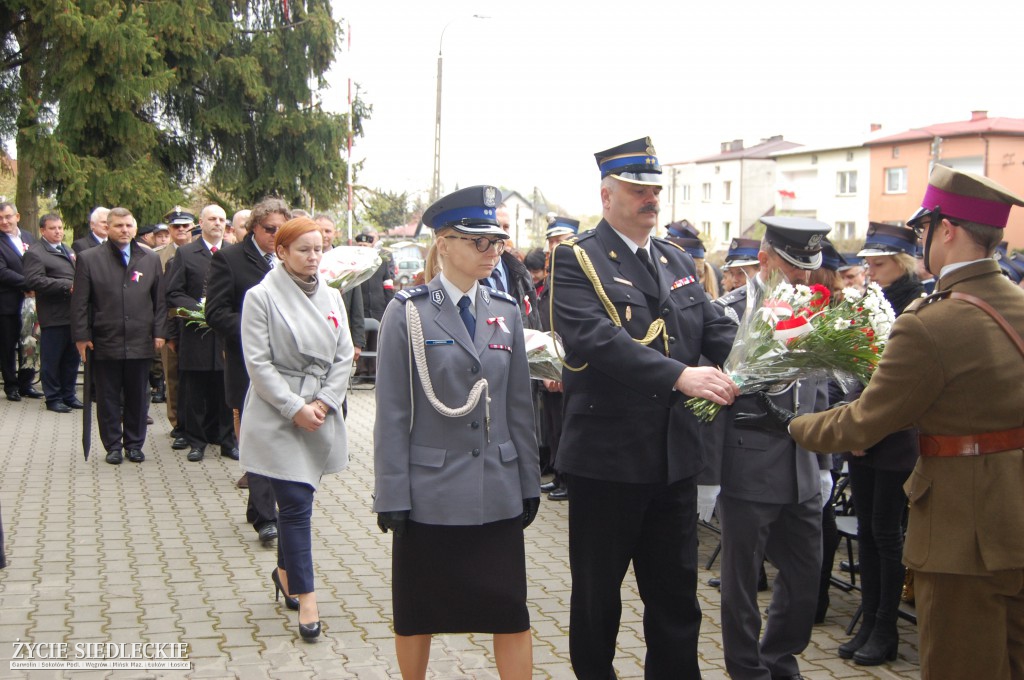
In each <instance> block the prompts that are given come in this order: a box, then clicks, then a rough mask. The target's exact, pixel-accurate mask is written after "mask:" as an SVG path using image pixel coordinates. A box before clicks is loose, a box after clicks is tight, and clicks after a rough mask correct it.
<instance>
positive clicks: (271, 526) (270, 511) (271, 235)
mask: <svg viewBox="0 0 1024 680" xmlns="http://www.w3.org/2000/svg"><path fill="white" fill-rule="evenodd" d="M290 217H291V211H290V210H289V209H288V205H287V204H286V203H285V202H284V201H282V200H280V199H277V198H265V199H263V200H262V201H260V202H259V203H258V204H256V206H255V207H254V208H253V211H252V214H251V215H250V216H249V220H248V222H247V227H248V230H249V231H248V233H247V234H246V235H245V237H244V238H243V239H242V240H241V242H239V243H236V244H235V245H232V246H228V247H226V248H224V250H221V251H218V252H217V253H215V254H214V256H213V259H212V260H211V263H210V274H209V278H208V279H207V284H206V323H208V324H209V326H210V328H212V329H213V330H214V331H215V332H216V334H217V338H218V340H219V341H220V345H221V348H222V350H223V352H224V396H225V399H226V401H227V404H228V406H229V407H231V408H232V409H234V411H235V423H236V428H237V426H238V423H239V422H240V420H241V418H242V407H243V406H244V405H245V394H246V392H247V391H248V390H249V373H248V371H247V370H246V368H245V358H244V356H243V354H242V302H243V301H244V300H245V294H246V292H247V291H248V290H249V289H250V288H252V287H253V286H255V285H256V284H257V283H259V282H260V281H262V280H263V277H264V276H266V274H267V272H269V271H270V270H271V268H272V267H273V266H274V263H275V261H276V260H275V257H274V239H275V237H276V235H277V230H278V229H279V228H280V227H281V225H283V224H284V223H285V222H287V221H288V219H289V218H290ZM243 479H246V481H247V484H248V487H249V500H248V505H247V508H246V519H247V520H248V521H249V523H250V524H252V526H253V528H254V529H255V530H256V532H257V533H258V534H259V537H260V541H261V542H262V543H264V544H268V543H270V542H271V541H273V540H274V539H275V538H277V513H276V511H275V509H274V490H273V487H271V485H270V480H268V479H267V478H266V477H262V476H260V475H257V474H253V473H249V474H247V475H245V477H243Z"/></svg>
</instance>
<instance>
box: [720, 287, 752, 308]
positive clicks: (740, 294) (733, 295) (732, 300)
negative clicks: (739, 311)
mask: <svg viewBox="0 0 1024 680" xmlns="http://www.w3.org/2000/svg"><path fill="white" fill-rule="evenodd" d="M746 295H747V289H746V288H745V287H743V286H740V287H739V288H737V289H735V290H731V291H729V292H728V293H726V294H725V295H723V296H722V297H720V298H718V299H717V300H715V302H717V303H718V304H720V305H723V306H725V307H728V306H730V305H734V304H736V303H737V302H739V301H740V300H741V299H742V298H744V297H746Z"/></svg>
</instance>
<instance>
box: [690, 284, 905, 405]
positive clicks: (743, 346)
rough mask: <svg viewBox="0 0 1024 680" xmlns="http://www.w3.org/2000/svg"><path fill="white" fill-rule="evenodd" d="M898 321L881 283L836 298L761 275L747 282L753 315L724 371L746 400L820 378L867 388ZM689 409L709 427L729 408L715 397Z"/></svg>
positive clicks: (742, 324)
mask: <svg viewBox="0 0 1024 680" xmlns="http://www.w3.org/2000/svg"><path fill="white" fill-rule="evenodd" d="M894 320H895V315H894V314H893V311H892V307H891V306H890V305H889V302H888V301H887V300H886V299H885V297H884V296H883V295H882V289H881V288H880V287H879V286H878V284H874V283H872V284H871V285H869V286H868V290H867V292H866V293H864V294H861V292H860V291H858V290H855V289H853V288H847V289H845V290H843V293H842V299H841V300H832V299H831V292H830V291H829V289H828V288H826V287H825V286H821V285H813V286H810V287H808V286H803V285H796V286H794V285H792V284H790V283H787V282H786V281H784V280H783V279H782V277H781V276H780V275H778V274H773V275H772V276H771V277H769V280H768V282H767V283H761V282H759V280H758V278H757V277H755V278H752V279H750V280H749V281H748V282H747V310H746V314H745V315H744V317H743V319H742V320H741V321H740V327H739V330H738V331H737V333H736V341H735V343H733V347H732V352H730V353H729V358H728V359H726V361H725V367H724V370H725V372H726V373H727V374H728V375H729V377H731V378H732V379H733V380H734V381H735V382H736V384H737V385H739V388H740V391H741V393H743V394H751V393H753V392H758V391H760V390H763V389H765V388H767V387H770V386H772V385H776V384H780V383H781V384H785V383H790V382H792V381H794V380H797V379H801V378H808V377H811V376H814V375H827V376H830V377H834V378H836V379H838V380H841V381H844V380H849V379H850V378H853V379H856V380H859V381H860V382H862V383H864V384H866V383H867V381H868V379H869V378H870V377H871V373H872V372H874V370H875V367H876V366H878V360H879V358H880V357H881V354H882V350H883V349H884V348H885V343H886V341H887V340H888V339H889V332H890V331H891V330H892V324H893V321H894ZM686 405H687V406H688V407H689V408H690V409H691V410H692V411H693V412H694V413H695V414H696V415H697V417H698V418H700V419H701V420H704V421H711V420H713V419H714V418H715V416H717V415H718V412H719V411H720V410H721V406H719V405H718V404H715V403H714V402H711V401H708V400H707V399H698V398H694V399H690V400H688V401H687V402H686Z"/></svg>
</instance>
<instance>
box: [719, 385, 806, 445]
mask: <svg viewBox="0 0 1024 680" xmlns="http://www.w3.org/2000/svg"><path fill="white" fill-rule="evenodd" d="M757 402H758V403H759V404H761V407H762V408H763V409H764V413H737V414H736V417H735V418H734V419H733V422H734V423H736V427H742V428H744V429H747V430H764V431H766V432H776V433H781V434H787V435H788V434H789V421H791V420H793V418H796V414H795V413H793V412H792V411H788V410H786V409H784V408H782V407H781V406H779V405H778V404H776V403H775V402H774V401H772V400H771V399H769V398H768V395H767V394H765V393H764V392H758V393H757Z"/></svg>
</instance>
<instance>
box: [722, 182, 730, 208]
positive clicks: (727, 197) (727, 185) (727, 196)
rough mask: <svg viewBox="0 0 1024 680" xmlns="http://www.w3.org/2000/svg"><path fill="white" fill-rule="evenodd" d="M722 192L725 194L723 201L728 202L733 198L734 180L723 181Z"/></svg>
mask: <svg viewBox="0 0 1024 680" xmlns="http://www.w3.org/2000/svg"><path fill="white" fill-rule="evenodd" d="M722 193H723V194H724V198H723V199H722V200H723V201H725V202H726V203H728V202H729V201H731V200H732V182H722Z"/></svg>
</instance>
